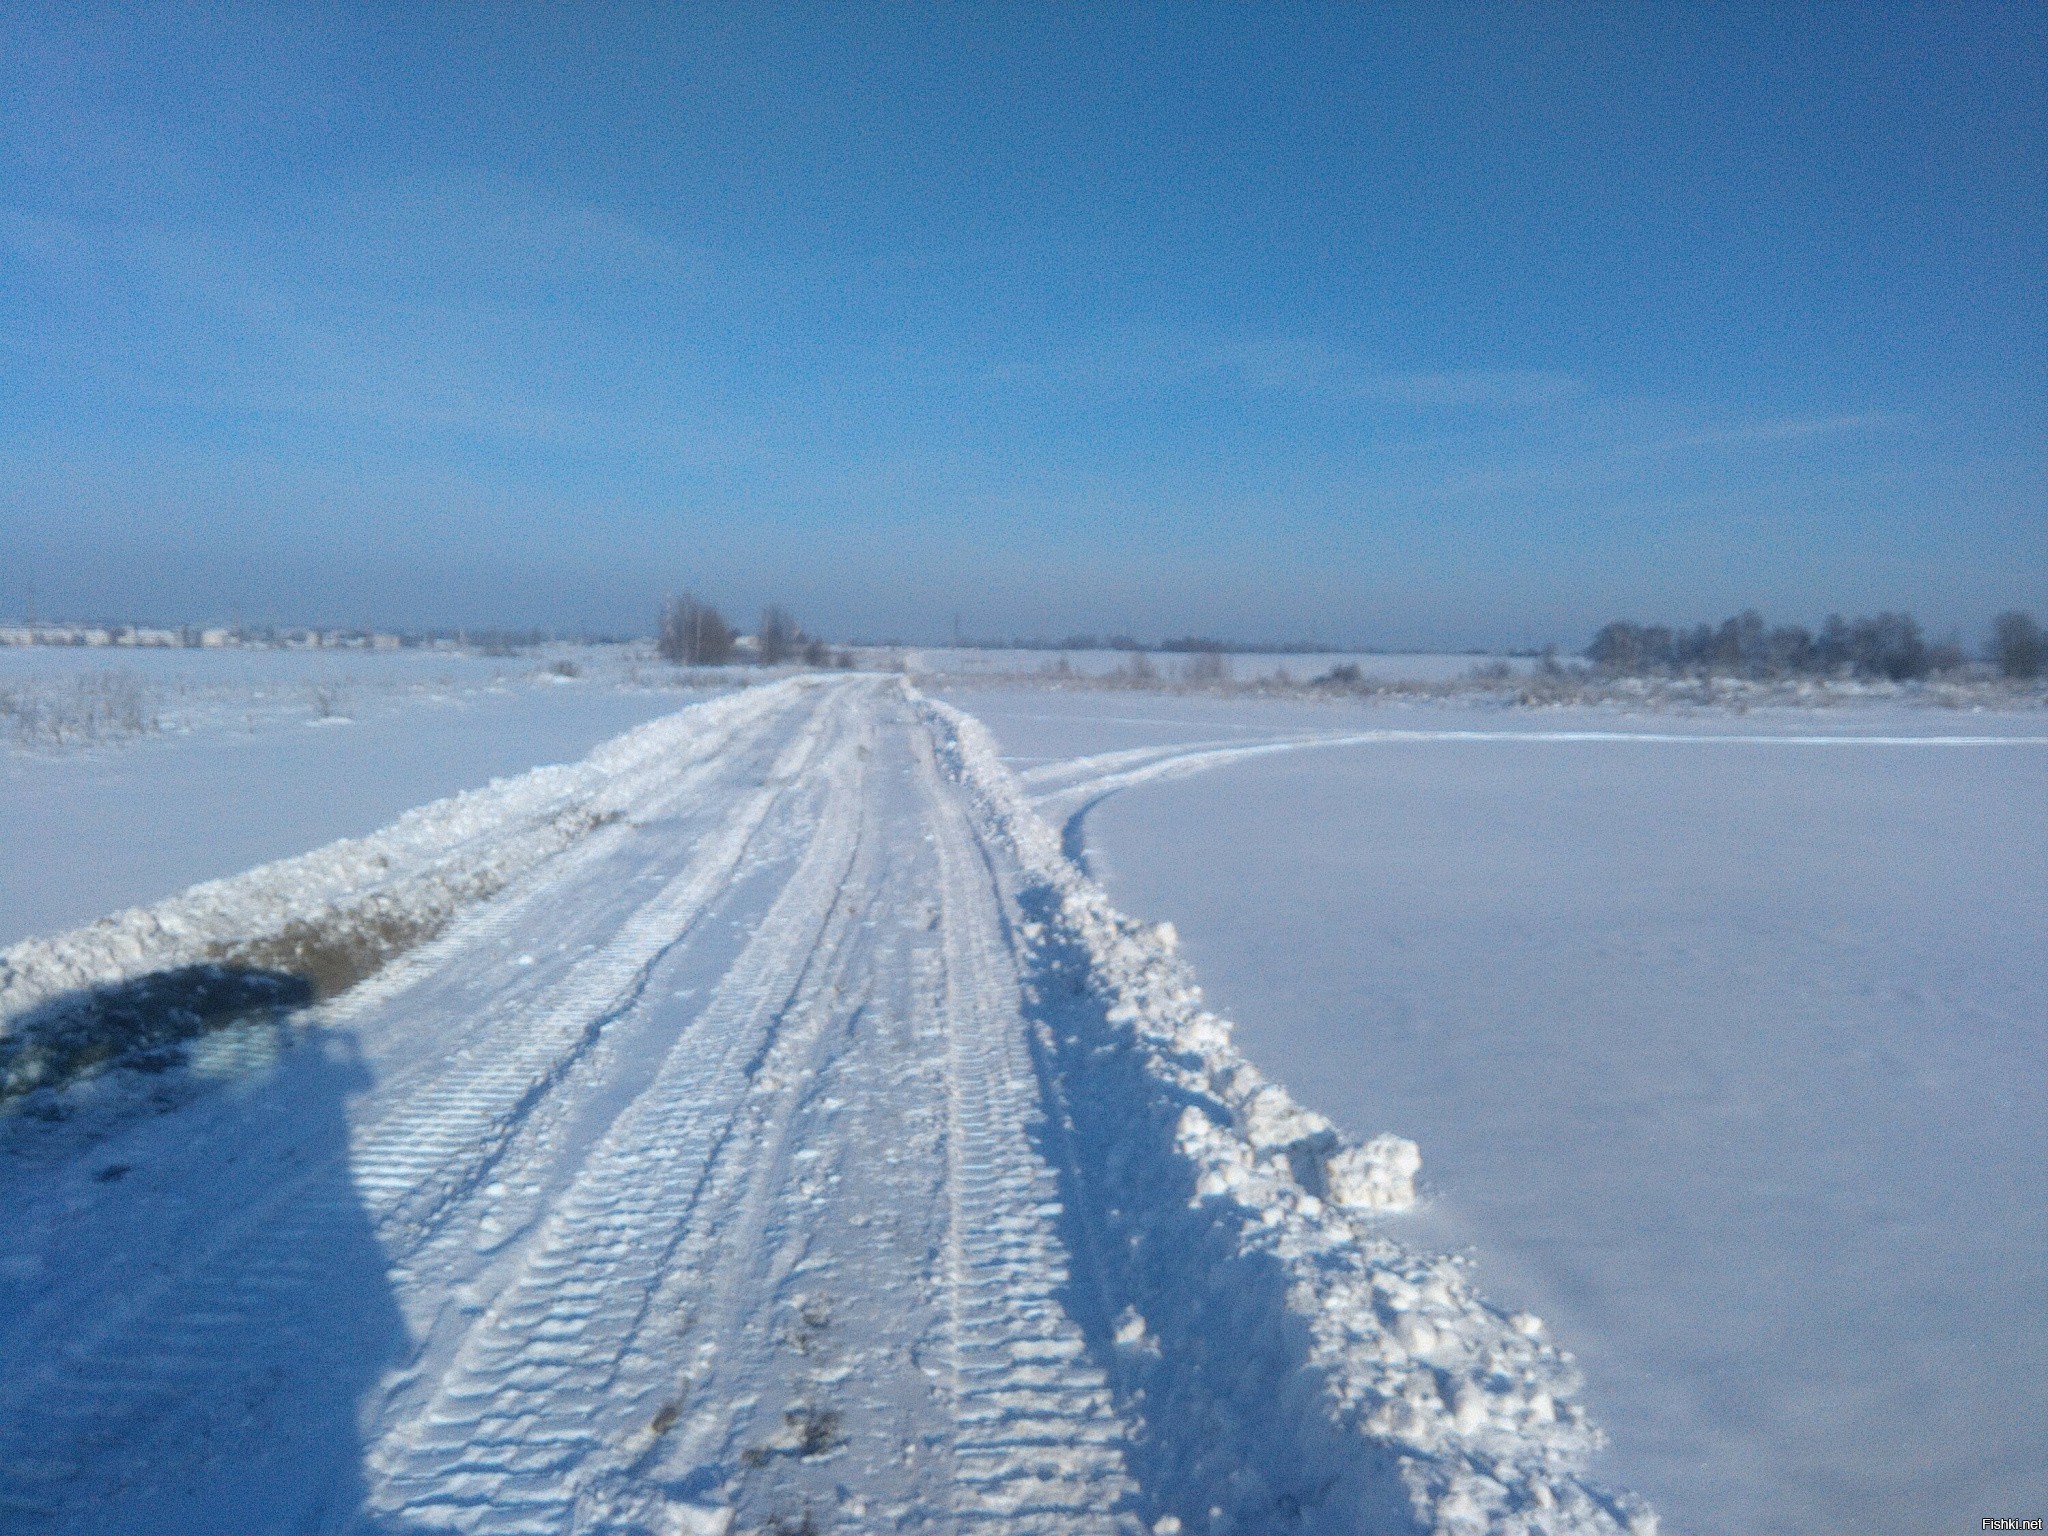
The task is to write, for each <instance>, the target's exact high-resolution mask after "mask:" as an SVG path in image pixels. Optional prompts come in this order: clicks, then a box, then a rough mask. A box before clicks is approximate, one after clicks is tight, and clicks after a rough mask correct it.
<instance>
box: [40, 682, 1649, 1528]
mask: <svg viewBox="0 0 2048 1536" xmlns="http://www.w3.org/2000/svg"><path fill="white" fill-rule="evenodd" d="M555 696H556V695H552V694H551V695H547V697H555ZM560 696H561V697H564V698H567V697H570V695H567V694H562V695H560ZM410 707H411V706H408V708H410ZM401 713H403V712H401ZM418 718H420V717H417V716H407V717H406V718H404V719H402V720H401V721H400V729H403V728H406V727H407V726H408V725H410V724H412V723H415V722H416V721H417V719H418ZM565 718H578V717H575V716H573V714H572V715H571V716H569V717H565ZM586 723H587V722H586ZM297 729H299V730H301V731H304V730H305V729H306V728H305V727H304V726H303V723H302V724H301V725H300V726H299V727H297ZM335 729H337V728H322V729H321V730H319V731H315V732H312V733H311V734H314V735H318V736H322V737H323V738H324V737H330V736H332V735H333V734H334V730H335ZM300 739H303V737H294V736H292V735H290V733H288V732H287V733H285V734H284V735H270V736H265V735H264V734H263V732H262V730H260V729H259V731H258V732H257V734H256V738H255V742H256V745H255V746H254V747H252V748H250V753H251V755H252V756H253V757H257V758H267V759H270V760H272V762H273V766H275V757H276V752H277V751H278V750H281V749H282V747H283V745H284V744H285V743H288V742H293V741H296V740H300ZM150 745H151V743H149V742H148V741H144V742H142V743H140V744H138V747H139V749H146V748H147V747H148V746H150ZM132 760H133V761H137V762H145V761H146V759H145V758H143V757H141V756H139V755H138V756H136V757H134V758H133V759H132ZM78 761H84V759H79V760H78ZM359 767H360V769H361V771H363V772H365V773H374V772H376V771H378V770H377V766H376V762H375V760H368V759H366V760H364V761H362V762H361V763H360V764H359ZM1079 771H1080V773H1081V775H1082V776H1083V777H1087V776H1088V775H1089V774H1090V773H1091V772H1093V770H1092V769H1090V768H1086V767H1084V768H1083V769H1081V770H1079ZM279 772H280V773H282V770H279ZM115 798H118V797H115ZM110 803H111V800H110ZM156 808H157V802H153V801H152V798H151V797H150V795H149V793H148V790H147V784H146V782H144V783H143V784H142V785H140V786H139V787H138V788H136V789H132V790H131V792H130V793H129V794H128V796H127V800H126V804H125V807H124V808H123V809H122V812H121V821H122V824H123V825H125V826H127V827H129V828H131V829H134V830H136V831H137V832H138V834H140V833H144V832H146V830H147V828H148V825H149V822H150V817H151V813H152V810H154V809H156ZM293 814H298V813H296V812H294V813H293ZM286 819H287V820H288V819H289V818H286ZM280 824H282V823H280ZM301 825H305V823H301ZM1412 1151H1413V1149H1412V1147H1410V1146H1409V1145H1408V1144H1407V1143H1405V1142H1401V1141H1398V1140H1395V1139H1391V1138H1373V1139H1366V1138H1360V1137H1347V1136H1344V1135H1342V1134H1340V1133H1339V1132H1338V1131H1337V1130H1336V1129H1334V1128H1333V1127H1332V1126H1331V1125H1330V1124H1329V1122H1328V1121H1327V1120H1325V1119H1323V1118H1322V1117H1320V1116H1318V1115H1316V1114H1315V1113H1313V1112H1312V1111H1310V1110H1307V1109H1305V1108H1303V1107H1302V1106H1301V1105H1300V1104H1299V1103H1297V1102H1296V1101H1295V1100H1294V1099H1293V1098H1292V1097H1291V1096H1290V1095H1289V1093H1288V1092H1287V1091H1286V1089H1285V1088H1284V1087H1282V1086H1281V1085H1279V1084H1277V1083H1275V1082H1272V1081H1270V1080H1269V1079H1268V1078H1266V1077H1265V1076H1264V1075H1262V1074H1261V1073H1260V1072H1259V1071H1258V1069H1257V1068H1256V1067H1255V1066H1254V1065H1253V1064H1252V1063H1250V1062H1249V1061H1247V1060H1246V1059H1245V1058H1244V1057H1243V1056H1242V1055H1241V1054H1240V1052H1239V1051H1238V1050H1237V1049H1236V1048H1235V1046H1234V1045H1233V1044H1232V1040H1231V1029H1230V1025H1229V1024H1228V1022H1227V1021H1226V1020H1223V1019H1221V1018H1219V1017H1217V1016H1216V1015H1215V1014H1213V1013H1212V1012H1210V1011H1209V1010H1208V1009H1206V1008H1205V1007H1204V1006H1203V1004H1202V1002H1201V999H1200V994H1199V992H1198V990H1197V989H1196V987H1195V985H1194V978H1193V976H1192V975H1191V974H1190V972H1189V971H1188V969H1187V967H1186V965H1185V964H1184V962H1183V961H1182V960H1181V959H1180V958H1179V957H1178V954H1177V941H1176V940H1175V938H1174V935H1173V934H1172V932H1171V931H1170V930H1169V929H1166V928H1164V927H1159V926H1155V925H1153V924H1149V923H1143V922H1139V921H1134V920H1132V919H1130V918H1128V917H1126V916H1124V915H1122V914H1120V913H1118V912H1117V911H1116V910H1115V909H1114V908H1113V907H1112V906H1111V905H1110V903H1109V901H1108V899H1107V898H1106V897H1105V896H1104V895H1103V893H1102V892H1101V891H1100V890H1099V889H1098V888H1097V887H1095V886H1094V885H1092V884H1091V883H1090V882H1089V881H1088V880H1086V878H1085V877H1084V876H1083V875H1082V874H1081V873H1080V872H1079V871H1078V870H1077V869H1076V868H1075V867H1074V866H1073V865H1072V864H1071V863H1070V862H1069V861H1068V860H1067V859H1066V858H1065V857H1064V856H1063V854H1062V851H1061V846H1060V842H1059V838H1058V835H1057V834H1056V833H1055V832H1054V831H1053V830H1052V829H1050V828H1049V827H1048V826H1047V825H1046V823H1045V822H1043V821H1042V820H1041V819H1040V818H1039V817H1038V816H1036V815H1035V814H1034V813H1033V812H1032V810H1031V808H1030V805H1029V803H1028V801H1027V800H1026V798H1025V792H1024V790H1023V789H1022V787H1021V786H1020V785H1019V783H1018V781H1017V779H1016V778H1015V777H1014V776H1013V775H1012V774H1011V773H1009V771H1008V770H1006V769H1005V768H1004V767H1003V766H1002V764H1001V762H1000V761H999V759H998V757H997V755H996V749H995V745H994V743H993V741H992V740H991V739H990V738H989V737H988V736H987V734H986V733H985V732H984V731H983V730H982V728H981V727H980V726H979V725H978V724H976V723H975V722H974V721H973V720H972V719H970V718H967V717H964V716H961V715H958V714H956V713H954V712H953V711H951V710H949V709H947V708H945V707H944V706H943V705H939V704H935V703H933V702H931V701H928V700H927V699H925V698H923V697H922V696H920V695H919V694H918V693H917V692H916V691H915V690H913V689H911V688H909V687H908V686H906V685H905V684H904V682H903V681H902V680H901V679H899V678H895V677H884V676H875V675H853V676H847V675H831V676H813V677H805V678H796V679H791V680H788V681H785V682H781V683H778V684H774V685H770V686H761V687H754V688H749V689H743V690H737V691H731V692H727V693H725V694H723V695H721V696H719V697H716V698H713V699H711V700H709V701H707V702H704V703H702V704H699V705H697V706H695V707H693V708H691V709H688V710H685V711H682V712H680V713H677V714H674V715H671V716H668V717H666V718H662V719H659V720H655V721H652V722H650V723H649V724H647V725H645V726H643V727H640V728H639V729H637V730H634V731H631V732H629V733H627V734H626V735H624V736H621V737H618V738H616V739H613V740H611V741H608V742H606V743H605V744H603V745H602V746H600V747H599V748H598V749H597V750H596V751H594V752H592V753H591V754H590V755H589V756H587V757H585V758H583V759H581V760H579V761H577V762H574V763H570V764H566V765H562V766H553V767H545V768H538V769H535V770H532V771H530V772H528V773H525V774H521V775H519V776H518V777H516V778H509V779H504V780H501V781H499V782H496V783H493V784H491V785H490V786H488V787H486V788H482V789H478V790H473V791H470V792H467V793H464V794H462V795H460V796H457V797H453V798H451V799H447V800H442V801H438V802H435V803H433V804H431V805H427V806H423V807H420V808H417V809H415V810H413V811H410V812H408V813H407V814H406V815H404V816H403V817H401V818H399V819H398V820H397V821H396V822H394V823H392V824H391V825H389V826H386V827H383V828H380V829H378V830H376V831H374V832H373V833H371V834H370V835H368V836H366V837H362V838H358V839H354V840H350V841H345V842H340V843H335V844H331V845H328V846H325V847H321V848H316V849H314V850H312V851H311V852H308V853H304V854H302V855H300V856H298V857H295V858H292V859H289V860H286V861H282V862H279V863H273V864H270V865H266V866H262V867H259V868H257V869H253V870H249V871H247V872H244V873H241V874H238V875H234V876H232V877H229V878H224V879H218V880H214V881H210V882H207V883H204V884H201V885H198V886H195V887H193V888H192V889H190V890H188V891H185V892H182V893H180V894H178V895H176V896H173V897H170V898H168V899H166V900H163V901H160V902H157V903H155V904H154V905H152V906H151V907H149V908H147V909H136V910H130V911H126V912H122V913H119V914H116V915H114V916H112V917H109V918H105V919H102V920H100V921H97V922H94V923H92V924H90V925H87V926H85V927H82V928H75V929H72V930H69V931H67V932H64V933H60V934H45V935H43V936H41V937H38V938H35V939H31V940H27V941H24V942H22V943H19V944H16V945H14V946H12V947H11V948H9V949H7V950H5V951H4V952H0V1209H5V1210H6V1211H7V1213H8V1220H7V1221H6V1222H5V1223H0V1518H4V1519H5V1521H6V1522H7V1523H8V1525H9V1526H10V1527H20V1528H25V1529H35V1530H43V1531H52V1532H55V1531H72V1532H81V1533H82V1532H93V1533H106V1532H150V1533H161V1532H170V1533H192V1536H199V1533H211V1532H218V1531H224V1530H233V1531H237V1532H243V1531H246V1532H273V1531H275V1532H301V1531H328V1532H342V1531H349V1532H366V1533H367V1532H377V1533H385V1536H392V1533H408V1536H425V1533H429V1532H435V1533H438V1532H458V1531H459V1532H507V1533H510V1532H541V1531H546V1532H558V1531H560V1532H605V1533H615V1536H655V1533H663V1536H677V1533H710V1536H723V1533H733V1532H750V1533H761V1536H766V1533H771V1532H773V1533H779V1536H791V1533H795V1532H821V1531H827V1530H831V1531H841V1532H846V1533H849V1536H852V1533H866V1532H873V1531H887V1530H899V1531H917V1532H928V1531H959V1532H967V1531H989V1532H997V1531H1001V1532H1013V1531H1024V1532H1040V1533H1058V1536H1083V1533H1089V1536H1093V1533H1103V1536H1109V1533H1116V1536H1172V1533H1175V1532H1207V1533H1213V1536H1226V1533H1253V1532H1265V1531H1276V1530H1285V1531H1303V1532H1325V1533H1331V1536H1380V1533H1384V1532H1388V1531H1411V1532H1434V1533H1442V1536H1469V1533H1476V1532H1488V1533H1498V1536H1539V1533H1551V1536H1558V1533H1589V1536H1592V1533H1603V1536H1620V1533H1621V1532H1623V1531H1627V1532H1629V1533H1630V1536H1648V1533H1651V1532H1653V1531H1654V1530H1655V1519H1654V1516H1653V1515H1652V1514H1651V1512H1650V1510H1649V1509H1648V1507H1647V1506H1645V1505H1644V1504H1643V1503H1642V1501H1641V1500H1640V1499H1639V1498H1637V1497H1636V1496H1634V1495H1633V1494H1632V1493H1629V1492H1627V1491H1624V1490H1621V1489H1618V1488H1616V1487H1615V1486H1614V1485H1613V1484H1611V1483H1610V1482H1609V1481H1607V1480H1606V1478H1605V1477H1604V1475H1603V1474H1602V1473H1601V1472H1600V1471H1599V1470H1598V1469H1597V1468H1596V1466H1595V1458H1594V1451H1595V1448H1596V1443H1597V1441H1596V1435H1595V1432H1594V1429H1593V1427H1592V1425H1591V1424H1590V1423H1589V1421H1588V1419H1587V1416H1586V1413H1585V1410H1584V1408H1583V1406H1582V1405H1581V1403H1580V1402H1579V1400H1578V1399H1579V1381H1578V1376H1577V1373H1576V1371H1575V1369H1574V1368H1573V1366H1572V1365H1571V1363H1570V1361H1569V1360H1568V1359H1567V1358H1566V1356H1565V1355H1564V1354H1562V1353H1561V1352H1560V1345H1559V1342H1558V1340H1557V1336H1556V1334H1555V1332H1554V1327H1553V1325H1551V1324H1546V1323H1545V1322H1544V1321H1543V1320H1541V1319H1540V1318H1538V1317H1536V1316H1533V1315H1529V1314H1527V1313H1523V1312H1516V1311H1513V1310H1511V1309H1507V1308H1503V1307H1500V1306H1496V1305H1494V1304H1492V1303H1491V1302H1489V1301H1488V1300H1486V1299H1485V1298H1484V1297H1483V1296H1482V1295H1481V1294H1480V1293H1479V1292H1478V1291H1477V1290H1476V1289H1475V1288H1474V1286H1473V1284H1472V1281H1471V1278H1470V1276H1469V1274H1468V1272H1467V1270H1466V1269H1465V1268H1464V1267H1463V1266H1461V1265H1460V1264H1458V1263H1456V1262H1453V1261H1451V1260H1448V1259H1444V1258H1441V1257H1438V1256H1435V1255H1432V1254H1431V1253H1429V1252H1426V1251H1419V1250H1416V1249H1414V1248H1411V1247H1407V1246H1404V1245H1403V1244H1402V1243H1401V1242H1399V1241H1398V1240H1396V1238H1395V1236H1394V1215H1393V1213H1395V1212H1397V1211H1399V1210H1400V1209H1401V1208H1403V1207H1404V1206H1405V1205H1406V1204H1408V1203H1409V1202H1410V1201H1411V1200H1412V1185H1411V1180H1410V1176H1411V1174H1412V1169H1413V1161H1412Z"/></svg>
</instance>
